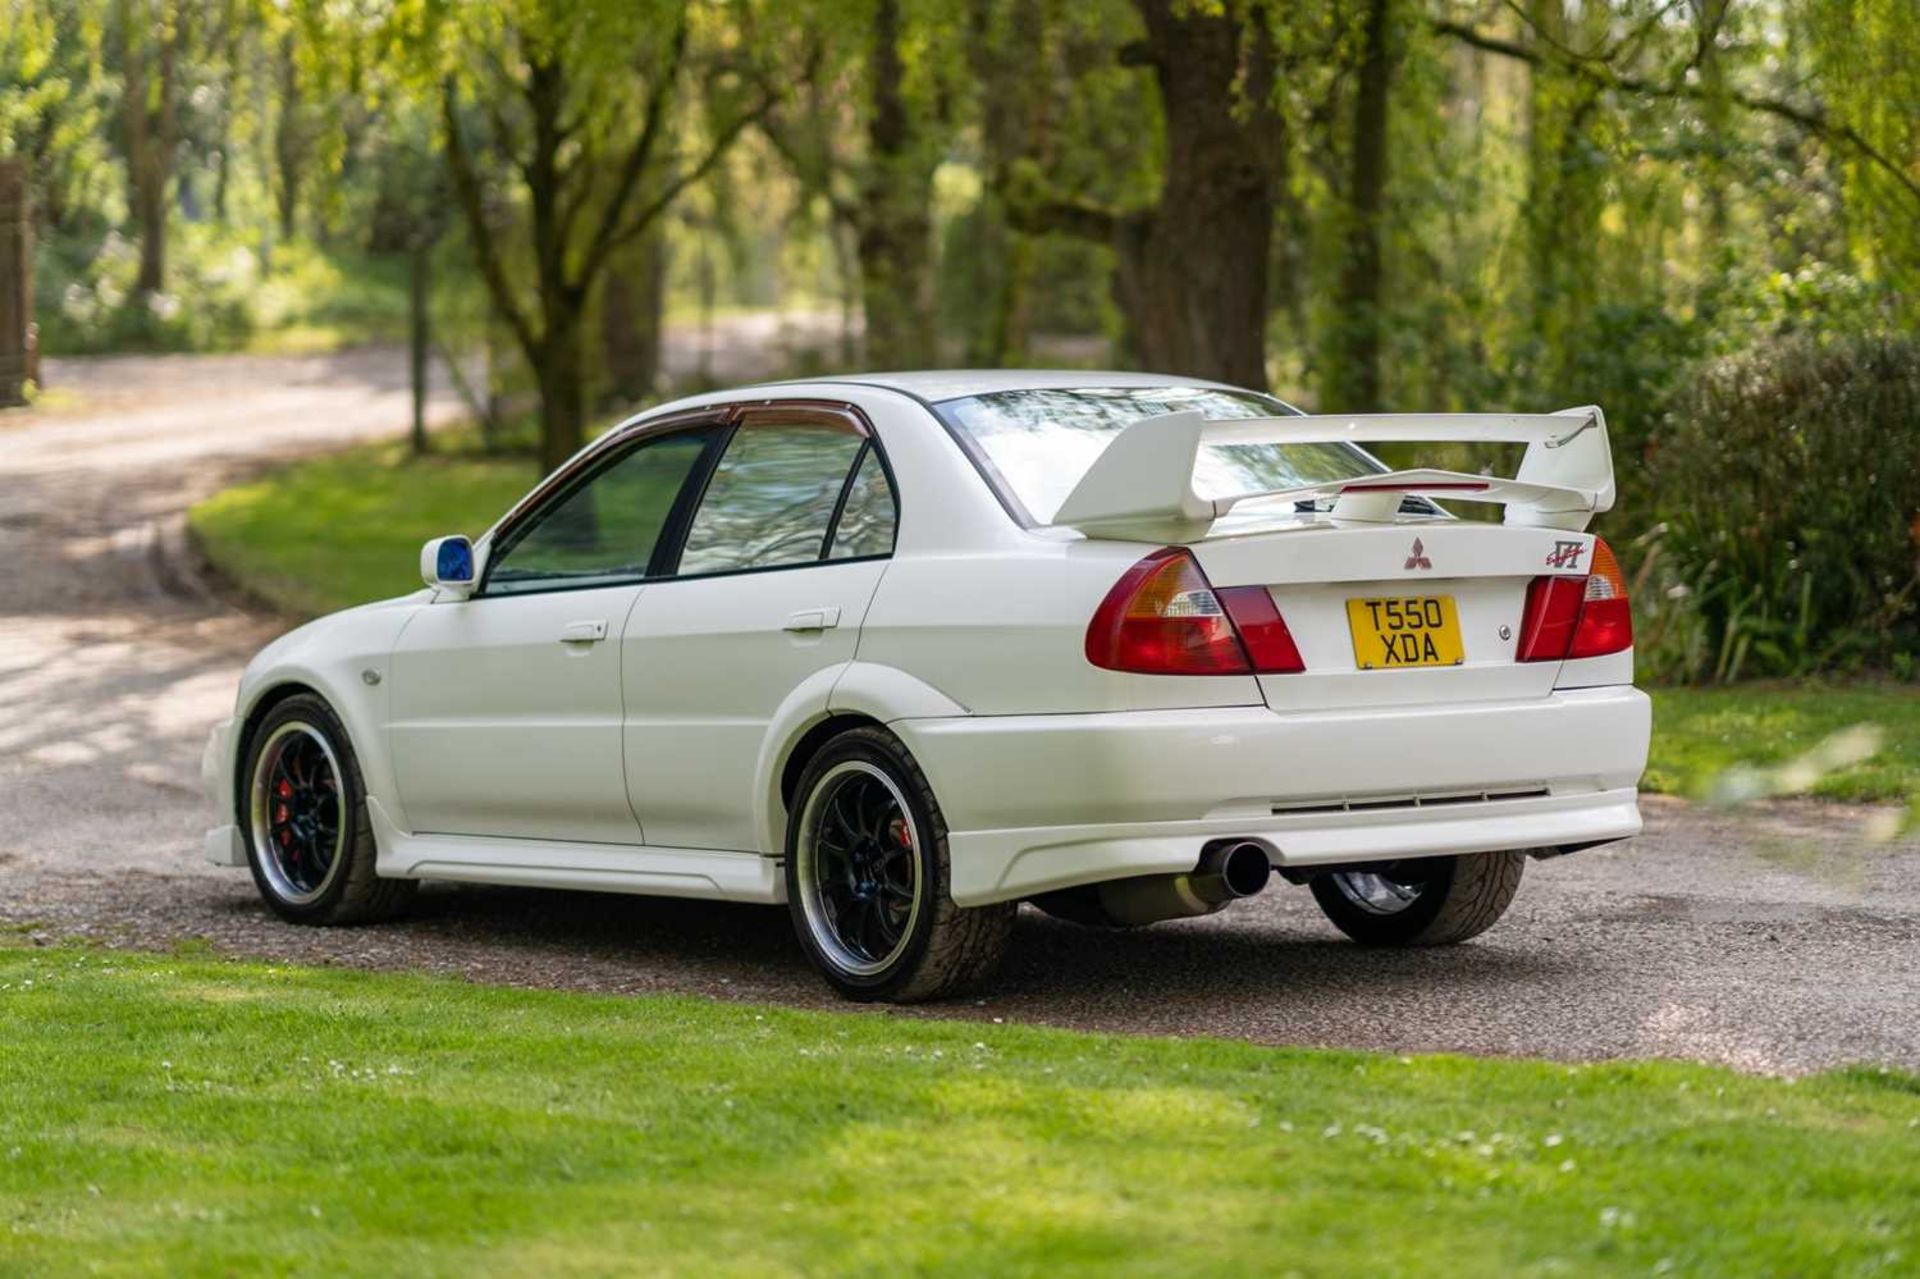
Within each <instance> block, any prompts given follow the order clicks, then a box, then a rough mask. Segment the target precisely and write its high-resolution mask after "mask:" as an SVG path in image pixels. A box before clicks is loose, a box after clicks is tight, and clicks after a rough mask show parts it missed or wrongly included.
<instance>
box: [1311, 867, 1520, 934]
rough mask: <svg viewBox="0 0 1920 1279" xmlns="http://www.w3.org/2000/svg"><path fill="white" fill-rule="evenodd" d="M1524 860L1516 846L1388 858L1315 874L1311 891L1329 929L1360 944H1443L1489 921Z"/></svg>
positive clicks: (1508, 897) (1509, 894) (1514, 886)
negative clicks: (1370, 865) (1513, 848)
mask: <svg viewBox="0 0 1920 1279" xmlns="http://www.w3.org/2000/svg"><path fill="white" fill-rule="evenodd" d="M1526 864H1527V855H1526V853H1524V852H1520V851H1514V852H1500V853H1468V854H1464V855H1462V856H1458V857H1421V858H1415V859H1411V860H1408V861H1400V862H1389V863H1386V864H1384V865H1382V866H1380V867H1378V868H1369V869H1367V870H1353V871H1334V872H1329V873H1327V874H1324V875H1316V876H1314V878H1313V881H1312V888H1313V898H1314V900H1315V901H1317V902H1319V903H1320V909H1321V911H1322V912H1323V913H1324V914H1325V915H1326V917H1327V918H1328V919H1330V920H1332V921H1333V926H1334V927H1335V928H1338V929H1339V930H1340V931H1341V932H1343V933H1345V934H1346V935H1347V936H1349V937H1351V938H1353V940H1355V941H1357V942H1360V943H1362V944H1364V945H1368V946H1445V945H1448V944H1450V943H1452V942H1460V941H1465V940H1467V938H1469V937H1478V936H1479V935H1480V934H1481V933H1484V932H1486V931H1487V929H1489V928H1491V927H1493V925H1494V924H1495V923H1496V922H1497V921H1498V920H1499V918H1500V916H1502V915H1504V914H1505V913H1506V911H1507V906H1508V904H1509V903H1510V902H1512V901H1513V895H1514V893H1515V892H1516V891H1518V890H1519V887H1520V872H1521V871H1522V870H1523V869H1525V867H1526Z"/></svg>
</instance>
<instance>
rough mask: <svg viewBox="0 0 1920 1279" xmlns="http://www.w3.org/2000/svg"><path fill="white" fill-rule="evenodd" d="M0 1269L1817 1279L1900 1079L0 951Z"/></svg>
mask: <svg viewBox="0 0 1920 1279" xmlns="http://www.w3.org/2000/svg"><path fill="white" fill-rule="evenodd" d="M0 1019H3V1020H4V1024H5V1038H4V1040H3V1041H0V1217H3V1218H4V1222H5V1224H4V1226H0V1273H6V1274H41V1273H49V1274H51V1273H80V1272H87V1273H104V1274H165V1275H169V1276H172V1275H197V1274H207V1275H224V1274H262V1273H271V1274H316V1275H327V1276H338V1275H359V1274H369V1275H392V1274H398V1273H405V1274H407V1275H409V1276H413V1277H414V1279H425V1277H426V1276H432V1275H442V1274H444V1275H469V1274H538V1275H573V1274H578V1275H604V1274H609V1273H615V1272H635V1273H684V1274H696V1275H726V1274H737V1275H765V1274H875V1275H880V1274H908V1273H947V1274H969V1275H979V1274H995V1275H1005V1274H1046V1275H1056V1274H1063V1273H1073V1272H1080V1273H1099V1274H1108V1273H1137V1274H1156V1275H1171V1274H1224V1273H1249V1274H1284V1273H1293V1274H1300V1275H1329V1276H1332V1275H1341V1276H1345V1275H1359V1274H1367V1275H1395V1274H1404V1275H1420V1274H1436V1273H1447V1274H1499V1275H1580V1274H1612V1273H1625V1274H1643V1275H1644V1274H1698V1275H1733V1274H1739V1275H1827V1274H1858V1275H1867V1274H1880V1273H1889V1274H1891V1273H1900V1272H1905V1273H1912V1267H1913V1266H1914V1264H1915V1262H1916V1260H1920V1160H1916V1159H1915V1157H1914V1156H1915V1154H1916V1152H1920V1127H1917V1125H1920V1079H1915V1078H1914V1077H1912V1076H1909V1075H1902V1074H1899V1073H1889V1072H1885V1071H1880V1070H1872V1069H1864V1068H1863V1069H1858V1070H1853V1071H1845V1072H1838V1073H1833V1074H1827V1075H1821V1076H1817V1077H1813V1078H1808V1079H1802V1080H1799V1081H1797V1082H1787V1081H1781V1080H1773V1079H1763V1078H1754V1077H1749V1076H1742V1075H1737V1074H1734V1073H1731V1072H1729V1071H1725V1070H1721V1069H1715V1068H1708V1067H1702V1066H1691V1065H1682V1064H1671V1063H1626V1064H1611V1065H1598V1066H1565V1065H1555V1064H1548V1063H1542V1062H1528V1061H1499V1060H1495V1061H1479V1060H1470V1059H1463V1058H1454V1057H1418V1058H1400V1057H1390V1056H1379V1055H1370V1054H1361V1053H1351V1052H1328V1051H1309V1050H1296V1049H1266V1048H1256V1047H1252V1046H1249V1045H1244V1044H1237V1043H1223V1042H1217V1041H1208V1040H1197V1041H1181V1040H1167V1039H1127V1038H1114V1037H1107V1036H1090V1035H1077V1034H1073V1033H1070V1032H1065V1031H1054V1030H1037V1029H1028V1028H1022V1027H1014V1026H1005V1025H998V1024H988V1023H962V1022H949V1021H924V1020H919V1019H915V1018H905V1017H890V1016H885V1015H863V1014H853V1013H812V1012H799V1011H785V1010H779V1009H772V1008H758V1007H753V1006H748V1005H736V1004H725V1003H711V1002H705V1001H700V1000H694V999H687V998H677V997H676V998H669V997H643V998H626V997H614V996H589V995H577V994H556V993H540V992H531V993H530V992H525V991H514V990H506V989H497V988H486V987H478V986H470V985H465V984H461V983H457V982H453V981H448V980H445V979H439V978H429V977H421V976H411V975H390V974H370V973H359V972H343V971H338V970H315V969H302V968H288V967H266V966H262V965H258V964H239V963H227V962H222V961H219V960H214V959H209V958H206V957H204V956H198V955H185V954H183V955H180V956H177V957H171V958H168V957H142V956H133V955H124V954H112V953H106V952H75V951H35V950H26V949H0Z"/></svg>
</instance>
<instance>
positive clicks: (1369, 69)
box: [1319, 0, 1393, 413]
mask: <svg viewBox="0 0 1920 1279" xmlns="http://www.w3.org/2000/svg"><path fill="white" fill-rule="evenodd" d="M1392 39H1393V15H1392V4H1391V0H1368V4H1367V24H1366V32H1365V45H1364V51H1363V52H1362V54H1361V58H1360V76H1359V82H1358V84H1357V85H1356V86H1355V88H1354V97H1353V139H1352V142H1351V144H1350V145H1351V147H1352V153H1351V156H1350V162H1349V167H1348V181H1347V208H1346V215H1347V228H1346V257H1345V261H1343V262H1342V264H1341V268H1340V293H1339V295H1338V297H1337V298H1336V299H1335V314H1334V320H1333V327H1334V332H1333V343H1332V349H1331V351H1330V352H1329V358H1328V360H1327V374H1326V380H1325V384H1324V386H1323V387H1322V390H1321V395H1320V406H1319V407H1320V408H1321V409H1322V410H1324V411H1346V412H1358V413H1367V412H1375V411H1378V410H1379V409H1380V408H1381V407H1382V405H1381V391H1380V345H1381V332H1382V329H1383V327H1384V321H1385V317H1384V316H1383V315H1382V313H1381V312H1382V308H1383V307H1384V305H1385V302H1386V296H1385V294H1386V289H1385V285H1386V276H1385V273H1384V268H1383V265H1382V263H1381V258H1380V232H1381V227H1382V223H1383V221H1384V220H1385V216H1386V195H1387V108H1388V104H1389V103H1388V100H1389V95H1390V94H1391V92H1392V89H1393V51H1392V48H1391V41H1392Z"/></svg>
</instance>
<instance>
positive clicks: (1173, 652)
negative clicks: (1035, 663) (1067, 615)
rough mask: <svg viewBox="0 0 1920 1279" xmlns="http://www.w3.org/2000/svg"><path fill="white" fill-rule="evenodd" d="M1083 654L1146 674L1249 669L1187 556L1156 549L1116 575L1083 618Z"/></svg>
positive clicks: (1203, 577) (1096, 662)
mask: <svg viewBox="0 0 1920 1279" xmlns="http://www.w3.org/2000/svg"><path fill="white" fill-rule="evenodd" d="M1087 660H1088V661H1089V662H1092V663H1093V664H1094V665H1095V666H1100V667H1104V668H1106V669H1107V670H1110V671H1136V672H1139V673H1141V674H1147V675H1248V674H1251V673H1252V671H1253V666H1252V664H1251V663H1250V662H1249V661H1248V660H1247V651H1246V649H1245V648H1244V647H1243V646H1242V645H1241V643H1240V637H1239V635H1237V634H1235V633H1234V629H1233V622H1232V620H1231V619H1230V618H1228V616H1227V610H1226V608H1225V607H1224V606H1223V605H1222V604H1221V603H1220V598H1219V596H1217V595H1215V594H1214V591H1213V587H1212V586H1211V585H1210V584H1209V583H1208V582H1207V577H1206V574H1204V573H1202V572H1201V571H1200V566H1199V565H1198V564H1196V563H1194V560H1193V556H1192V555H1190V554H1188V553H1187V552H1186V551H1183V550H1180V549H1178V548H1177V547H1168V548H1166V549H1164V550H1159V551H1155V552H1154V553H1153V554H1151V555H1149V556H1147V558H1145V559H1143V560H1141V561H1140V562H1139V563H1138V564H1135V565H1134V566H1133V567H1132V568H1130V569H1128V570H1127V571H1126V572H1125V573H1124V574H1122V575H1121V577H1120V580H1119V581H1117V582H1115V583H1114V584H1113V589H1112V590H1110V591H1108V592H1107V597H1106V598H1105V599H1104V600H1102V601H1100V607H1099V609H1097V610H1096V611H1095V612H1094V615H1093V621H1091V622H1090V623H1088V624H1087Z"/></svg>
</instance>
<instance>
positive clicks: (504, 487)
mask: <svg viewBox="0 0 1920 1279" xmlns="http://www.w3.org/2000/svg"><path fill="white" fill-rule="evenodd" d="M539 478H540V477H539V473H538V470H537V468H536V466H535V465H534V463H533V462H532V461H531V460H529V459H527V458H522V457H487V456H482V455H480V454H477V453H474V452H470V451H467V450H465V449H464V448H463V447H460V448H456V450H455V451H449V452H445V453H438V454H430V455H428V456H427V457H424V458H417V459H409V458H408V457H407V455H406V449H405V446H404V445H400V444H381V445H374V446H369V447H364V448H358V449H350V450H347V451H345V452H341V453H335V454H330V455H328V456H325V457H319V458H315V459H312V460H310V461H305V462H299V463H296V464H294V465H292V466H287V467H282V468H279V469H276V470H274V471H272V472H270V473H268V474H267V475H266V476H264V477H263V478H262V479H260V480H259V481H258V482H256V483H252V484H243V485H240V486H239V487H237V488H230V489H227V490H225V491H224V492H221V493H216V494H215V495H214V496H212V497H210V498H208V499H207V500H206V501H204V502H201V503H200V504H199V505H197V506H195V507H194V508H193V510H192V511H191V512H190V513H189V515H188V523H189V524H190V526H191V527H192V530H193V534H194V537H195V538H196V539H197V540H198V542H199V543H200V546H201V548H202V549H203V550H204V551H205V552H206V554H207V557H208V558H209V559H210V560H212V561H213V563H214V565H215V566H216V567H218V568H219V569H220V570H221V571H222V572H223V573H225V574H226V575H227V577H228V578H230V579H231V580H232V581H234V582H236V583H238V584H239V585H240V586H242V587H244V588H245V589H246V590H247V591H249V592H250V593H252V594H254V595H256V596H258V597H260V598H261V599H263V600H265V601H266V602H267V603H269V604H272V605H273V606H275V607H276V608H278V609H280V610H281V611H283V612H286V613H289V614H293V615H295V616H301V615H313V614H319V613H328V612H332V611H333V610H335V609H339V608H345V607H347V606H348V605H350V604H363V603H365V602H367V601H368V600H377V599H384V598H386V597H388V596H392V595H403V594H405V593H406V592H408V591H412V590H417V589H419V586H420V547H421V545H422V544H423V543H424V542H426V540H427V539H428V538H432V537H439V536H440V535H442V534H445V533H465V534H467V535H468V536H469V537H478V536H479V535H480V534H481V533H483V532H485V531H486V530H487V528H488V527H490V526H491V525H492V524H493V522H494V521H495V520H496V519H498V518H499V517H500V516H502V515H504V514H506V512H507V508H509V507H510V506H512V505H513V504H514V503H515V502H516V501H518V500H519V499H520V497H521V496H522V495H523V494H525V493H526V491H527V490H528V489H530V488H532V487H533V485H534V482H535V481H536V480H538V479H539Z"/></svg>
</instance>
